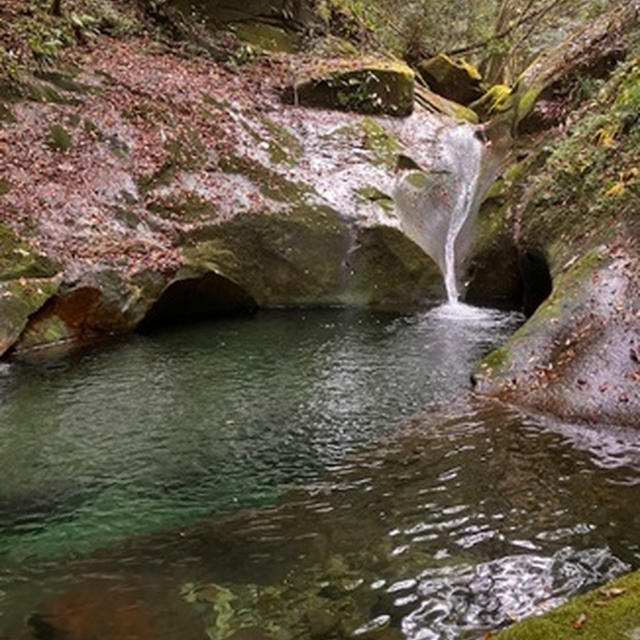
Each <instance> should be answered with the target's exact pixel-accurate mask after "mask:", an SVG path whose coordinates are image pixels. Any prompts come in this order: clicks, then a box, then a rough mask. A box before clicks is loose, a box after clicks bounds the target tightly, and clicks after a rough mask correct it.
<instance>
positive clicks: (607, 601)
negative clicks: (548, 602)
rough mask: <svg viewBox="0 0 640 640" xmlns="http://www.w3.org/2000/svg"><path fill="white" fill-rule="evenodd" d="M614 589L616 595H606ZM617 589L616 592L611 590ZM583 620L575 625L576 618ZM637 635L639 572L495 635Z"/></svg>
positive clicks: (544, 639) (567, 638)
mask: <svg viewBox="0 0 640 640" xmlns="http://www.w3.org/2000/svg"><path fill="white" fill-rule="evenodd" d="M607 589H609V590H611V589H617V590H620V591H621V593H620V594H619V595H617V596H611V595H609V596H608V595H607V593H609V594H611V593H612V592H611V591H607ZM613 593H618V592H613ZM579 620H582V623H581V624H580V625H579V627H578V628H576V626H577V625H578V621H579ZM639 637H640V572H635V573H631V574H628V575H626V576H624V577H622V578H620V579H619V580H615V581H614V582H612V583H610V584H609V585H607V587H606V588H605V589H604V590H595V591H591V592H590V593H588V594H586V595H584V596H580V597H578V598H574V599H573V600H571V601H570V602H569V603H568V604H566V605H564V606H562V607H559V608H558V609H555V610H554V611H551V612H550V613H547V614H545V615H543V616H539V617H532V618H529V619H527V620H524V621H523V622H520V623H518V624H516V625H514V626H513V627H511V628H510V629H507V630H506V631H503V632H502V633H499V634H497V635H496V636H495V638H496V640H575V639H576V638H582V639H583V640H637V639H638V638H639Z"/></svg>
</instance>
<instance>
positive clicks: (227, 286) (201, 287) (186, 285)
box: [138, 272, 257, 331]
mask: <svg viewBox="0 0 640 640" xmlns="http://www.w3.org/2000/svg"><path fill="white" fill-rule="evenodd" d="M256 310H257V304H256V301H255V300H254V299H253V298H252V297H251V296H250V295H249V294H248V293H247V292H246V291H245V290H244V289H243V288H242V287H240V286H239V285H237V284H236V283H235V282H233V281H232V280H229V279H228V278H224V277H223V276H220V275H218V274H217V273H213V272H209V273H206V274H204V275H203V276H200V277H197V278H186V279H184V280H178V281H176V282H173V283H172V284H170V285H169V286H168V287H167V288H166V289H165V290H164V292H163V293H162V295H161V296H160V298H158V300H156V302H155V303H154V304H153V306H152V307H151V308H150V309H149V311H148V312H147V315H146V316H145V318H144V320H143V321H142V322H141V323H140V325H139V327H138V328H139V329H140V330H141V331H150V330H153V329H155V328H160V327H163V326H166V325H171V324H183V323H186V322H192V321H198V320H207V319H211V318H223V317H229V316H238V315H247V314H250V313H253V312H255V311H256Z"/></svg>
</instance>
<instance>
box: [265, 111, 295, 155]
mask: <svg viewBox="0 0 640 640" xmlns="http://www.w3.org/2000/svg"><path fill="white" fill-rule="evenodd" d="M262 124H263V125H264V126H265V128H266V129H267V131H268V132H269V135H270V137H271V140H270V141H269V153H270V155H271V159H272V160H273V162H275V163H277V164H280V163H286V164H289V165H295V164H297V163H298V161H299V160H300V158H301V156H302V152H303V149H304V148H303V146H302V143H301V142H300V141H299V140H298V139H297V138H296V137H295V136H293V135H292V134H291V133H289V132H288V131H287V130H286V129H285V128H284V127H281V126H280V125H279V124H277V123H275V122H274V121H273V120H271V119H270V118H263V119H262Z"/></svg>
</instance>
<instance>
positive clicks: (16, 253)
mask: <svg viewBox="0 0 640 640" xmlns="http://www.w3.org/2000/svg"><path fill="white" fill-rule="evenodd" d="M55 273H56V268H55V266H54V265H53V264H52V263H51V262H50V261H49V260H48V259H47V258H45V257H44V256H40V255H38V254H36V253H35V252H34V251H33V250H32V249H31V247H29V245H27V244H26V243H25V242H23V241H22V240H20V239H19V238H18V237H17V236H16V235H15V234H14V233H13V232H12V231H11V230H10V229H8V228H7V227H5V226H4V225H2V224H0V282H3V281H8V280H15V279H18V278H50V277H52V276H53V275H55Z"/></svg>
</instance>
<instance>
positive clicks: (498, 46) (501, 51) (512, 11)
mask: <svg viewBox="0 0 640 640" xmlns="http://www.w3.org/2000/svg"><path fill="white" fill-rule="evenodd" d="M516 4H517V3H516V2H514V0H502V2H501V3H500V10H499V11H498V17H497V19H496V24H495V27H494V31H493V33H494V35H495V36H498V35H499V34H501V33H504V32H506V31H507V29H508V28H509V24H510V23H511V21H512V20H514V19H515V18H516V12H517V7H516ZM492 46H494V47H495V49H494V50H493V51H492V52H491V53H490V54H489V56H488V57H487V58H486V59H485V60H484V61H483V63H482V65H481V70H482V72H483V76H484V79H485V81H486V82H488V83H489V84H497V83H499V82H500V81H501V80H502V79H503V78H502V76H503V72H504V64H505V57H506V55H507V52H508V50H509V46H508V44H507V43H505V42H502V41H501V40H500V39H496V40H494V42H493V43H492Z"/></svg>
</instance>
